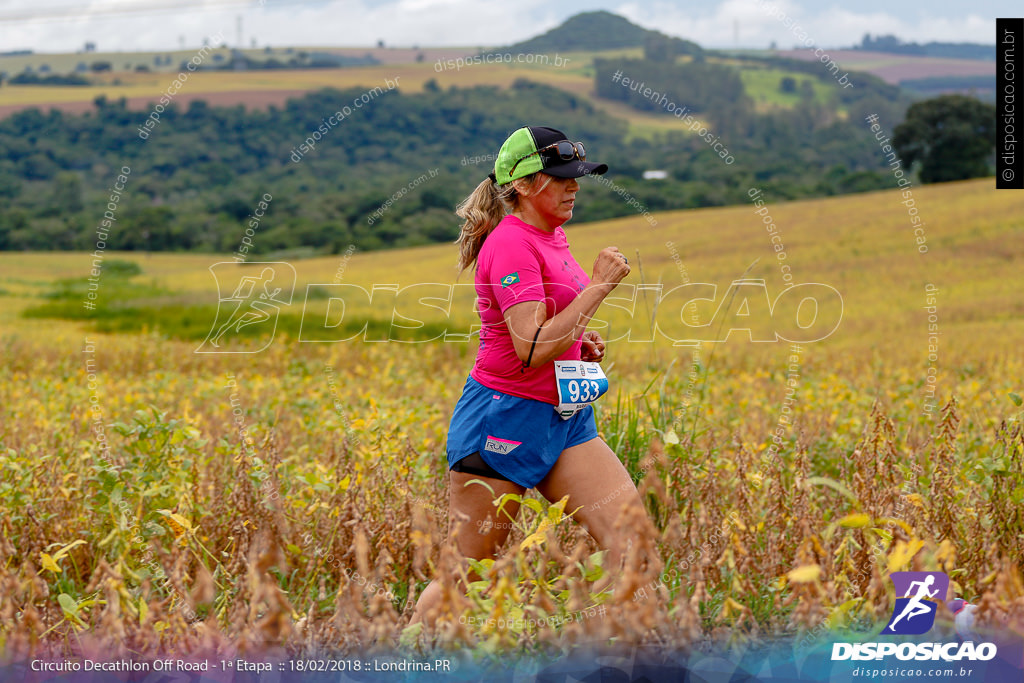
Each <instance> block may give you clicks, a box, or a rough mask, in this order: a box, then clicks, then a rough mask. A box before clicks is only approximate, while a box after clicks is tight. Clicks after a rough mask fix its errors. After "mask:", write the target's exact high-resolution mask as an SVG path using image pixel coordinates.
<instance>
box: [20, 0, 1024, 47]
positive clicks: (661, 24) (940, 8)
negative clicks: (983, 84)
mask: <svg viewBox="0 0 1024 683" xmlns="http://www.w3.org/2000/svg"><path fill="white" fill-rule="evenodd" d="M773 6H774V7H776V8H777V9H778V10H779V11H781V12H784V13H785V14H786V15H788V16H790V17H793V18H794V19H795V20H796V21H797V22H799V24H800V25H801V26H802V27H804V28H805V29H806V31H807V34H808V35H809V36H810V37H811V38H812V39H813V40H814V42H815V44H816V45H820V46H823V47H842V46H849V45H852V44H854V43H857V42H859V41H860V39H861V37H862V36H863V35H864V34H865V33H871V34H873V35H877V34H886V33H892V34H895V35H897V36H899V37H900V38H901V39H903V40H905V41H912V40H913V41H918V42H927V41H929V40H938V41H951V42H978V43H991V42H993V41H994V38H993V36H994V34H995V18H996V17H999V16H1019V15H1021V14H1022V13H1024V10H1022V6H1021V4H1020V2H1019V0H973V1H972V2H963V1H962V0H904V1H903V2H892V1H891V0H858V1H857V2H848V1H847V2H842V3H830V2H828V0H825V2H821V1H819V0H719V1H717V2H715V1H714V0H712V1H710V2H684V1H682V0H646V1H645V0H632V1H629V0H626V1H623V0H590V1H586V2H585V1H584V0H560V1H559V2H554V1H552V0H510V1H507V2H498V1H495V0H384V1H382V2H369V1H368V0H79V1H78V2H75V1H73V0H0V52H2V51H8V50H18V49H32V50H35V51H36V52H74V51H76V50H79V49H81V47H82V46H83V44H84V43H85V42H86V41H87V40H91V41H93V42H95V43H96V47H97V49H98V50H99V51H117V50H125V51H128V50H136V49H141V50H151V49H161V50H163V49H172V48H179V47H181V46H182V44H184V45H185V46H187V47H192V46H197V45H200V44H202V40H203V37H204V36H213V35H217V34H218V33H220V34H222V35H223V36H224V37H225V40H226V41H227V42H228V43H229V44H231V45H236V44H237V38H236V36H237V35H238V18H239V17H241V23H242V35H243V44H244V45H245V46H247V47H248V46H249V45H250V44H251V42H252V40H253V39H255V40H256V42H257V44H258V45H259V46H261V47H262V46H264V45H274V46H284V45H321V46H369V45H373V44H376V42H377V41H378V40H383V41H385V43H386V44H387V45H389V46H395V47H409V46H413V45H418V46H420V47H428V46H484V45H486V46H496V45H507V44H510V43H514V42H517V41H519V40H523V39H525V38H529V37H531V36H534V35H537V34H538V33H543V32H544V31H546V30H548V29H550V28H553V27H554V26H557V25H558V24H559V23H561V22H562V21H564V20H565V19H566V18H568V17H570V16H572V15H573V14H576V13H578V12H583V11H587V10H595V9H606V10H609V11H612V12H616V13H618V14H621V15H622V16H624V17H626V18H628V19H630V20H631V21H633V22H635V23H637V24H640V25H641V26H645V27H647V28H654V29H658V30H660V31H662V32H665V33H668V34H671V35H676V36H681V37H683V38H688V39H690V40H694V41H696V42H698V43H700V44H701V45H704V46H706V47H719V48H721V47H736V46H739V47H756V48H764V47H767V46H768V45H769V44H770V43H771V42H772V41H776V42H777V44H778V47H779V48H783V49H786V48H790V47H792V46H793V45H794V44H795V42H796V39H795V38H794V36H793V34H792V33H791V32H790V30H789V29H787V28H786V26H784V25H783V23H782V22H781V21H780V20H779V19H778V18H775V17H773V16H772V15H771V14H770V12H769V10H770V9H771V8H772V7H773Z"/></svg>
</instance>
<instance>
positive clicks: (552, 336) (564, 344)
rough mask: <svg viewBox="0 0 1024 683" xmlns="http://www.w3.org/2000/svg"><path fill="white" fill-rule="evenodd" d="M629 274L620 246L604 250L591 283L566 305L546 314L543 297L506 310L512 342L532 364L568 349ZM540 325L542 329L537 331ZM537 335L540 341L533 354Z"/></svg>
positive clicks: (541, 363)
mask: <svg viewBox="0 0 1024 683" xmlns="http://www.w3.org/2000/svg"><path fill="white" fill-rule="evenodd" d="M627 275H629V266H628V265H627V264H626V263H625V262H624V260H623V259H622V257H621V255H620V252H619V250H618V248H617V247H607V248H605V249H602V250H601V253H599V254H598V255H597V259H596V260H595V261H594V270H593V275H592V276H591V278H590V284H589V285H587V286H586V287H584V289H583V291H582V292H580V293H579V294H578V295H577V296H576V298H575V299H574V300H573V302H572V303H571V304H569V305H568V306H567V307H566V308H565V309H563V310H562V311H560V312H559V313H557V314H556V315H554V316H552V317H551V318H548V317H547V307H546V305H545V304H544V302H543V301H524V302H522V303H519V304H514V305H512V306H509V307H508V308H507V309H506V310H505V323H506V324H507V325H508V329H509V332H510V333H511V335H512V345H513V346H514V347H515V350H516V355H517V356H519V360H521V361H522V362H523V363H525V362H526V361H527V359H528V358H529V359H530V365H529V367H538V366H540V365H543V364H544V363H547V362H549V361H553V360H555V359H556V358H558V357H559V356H561V355H562V354H563V353H565V352H566V351H567V350H568V349H569V348H570V347H571V346H572V345H573V344H574V343H576V340H578V339H579V338H580V337H581V336H583V332H584V331H586V329H587V325H589V324H590V320H591V318H593V317H594V314H595V313H597V309H598V308H599V307H600V306H601V302H603V301H604V300H605V297H607V296H608V295H609V294H610V293H611V291H612V290H613V289H615V287H616V286H617V285H618V284H619V283H620V282H622V279H623V278H625V277H626V276H627ZM538 328H539V329H540V332H539V334H538ZM534 335H537V344H536V346H535V348H534V349H533V356H532V358H531V357H530V347H531V346H533V345H534V344H533V339H534Z"/></svg>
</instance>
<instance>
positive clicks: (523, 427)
mask: <svg viewBox="0 0 1024 683" xmlns="http://www.w3.org/2000/svg"><path fill="white" fill-rule="evenodd" d="M595 438H597V425H596V424H595V422H594V407H593V406H587V407H586V408H584V409H583V410H581V411H579V412H578V413H576V414H575V415H573V416H572V417H571V418H569V419H568V420H563V419H562V418H561V417H559V416H558V413H556V412H555V407H554V406H553V405H551V404H550V403H545V402H543V401H538V400H535V399H532V398H520V397H519V396H512V395H511V394H505V393H503V392H500V391H496V390H494V389H488V388H487V387H485V386H484V385H483V384H480V383H479V382H477V381H476V380H475V379H473V377H472V376H470V377H468V378H467V379H466V385H465V386H464V387H463V388H462V396H461V397H459V401H458V403H456V404H455V411H454V413H453V414H452V421H451V425H450V427H449V428H448V446H447V453H448V467H452V466H453V465H455V463H457V462H459V461H460V460H462V459H463V458H465V457H466V456H468V455H472V454H473V453H479V454H480V457H481V458H483V460H484V462H485V463H487V465H489V466H490V467H491V468H492V469H493V470H494V471H495V472H497V473H498V474H500V475H501V476H503V477H504V478H506V479H508V480H509V481H511V482H514V483H516V484H519V485H520V486H525V487H526V488H533V487H534V486H536V485H537V484H539V483H540V482H541V480H542V479H544V477H545V476H547V473H548V472H549V471H551V468H552V467H554V465H555V462H556V461H557V460H558V456H559V455H561V454H562V451H564V450H565V449H566V448H571V447H573V446H578V445H579V444H581V443H585V442H587V441H590V440H591V439H595Z"/></svg>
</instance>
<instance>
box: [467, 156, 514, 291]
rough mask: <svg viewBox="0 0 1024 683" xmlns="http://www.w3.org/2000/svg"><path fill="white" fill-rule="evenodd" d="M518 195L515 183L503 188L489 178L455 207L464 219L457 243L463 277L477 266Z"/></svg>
mask: <svg viewBox="0 0 1024 683" xmlns="http://www.w3.org/2000/svg"><path fill="white" fill-rule="evenodd" d="M515 194H516V190H515V188H514V187H512V183H508V184H507V185H504V186H499V185H497V184H495V183H494V181H492V180H491V178H490V176H488V177H487V178H484V180H483V182H481V183H480V184H479V185H477V186H476V189H475V190H473V192H472V194H470V195H469V196H468V197H466V198H465V199H463V200H462V201H461V202H460V203H459V205H458V206H457V207H455V215H456V216H458V217H459V218H462V219H464V222H463V223H462V232H461V234H459V239H457V240H455V243H456V244H458V245H459V265H458V268H459V273H461V272H462V271H464V270H465V269H466V268H469V267H470V266H471V265H473V264H474V263H475V262H476V257H477V254H479V253H480V247H481V246H483V243H484V240H485V239H487V235H489V234H490V232H491V230H494V228H495V226H496V225H498V223H500V222H501V219H502V218H504V217H505V214H506V213H508V211H509V209H510V208H511V204H512V203H513V200H512V197H513V196H514V195H515Z"/></svg>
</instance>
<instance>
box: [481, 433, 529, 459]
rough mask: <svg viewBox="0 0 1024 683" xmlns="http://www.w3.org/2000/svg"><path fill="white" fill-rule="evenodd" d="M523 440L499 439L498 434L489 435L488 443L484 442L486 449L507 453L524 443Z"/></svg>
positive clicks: (492, 451)
mask: <svg viewBox="0 0 1024 683" xmlns="http://www.w3.org/2000/svg"><path fill="white" fill-rule="evenodd" d="M522 443H523V442H522V441H509V440H508V439H499V438H498V437H496V436H491V435H490V434H488V435H487V443H485V444H484V450H485V451H490V452H491V453H500V454H502V455H505V454H506V453H511V452H512V451H514V450H515V449H517V448H519V446H521V445H522Z"/></svg>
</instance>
